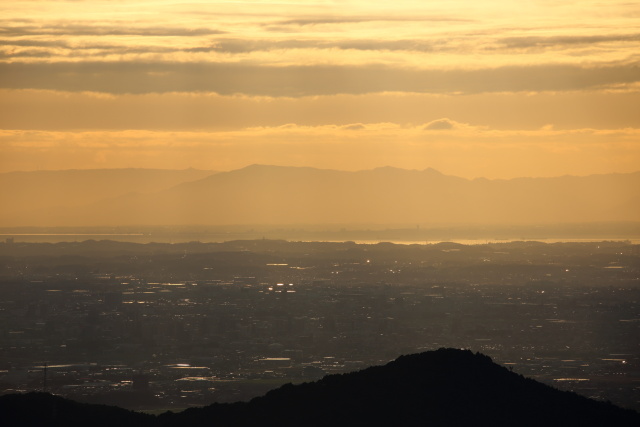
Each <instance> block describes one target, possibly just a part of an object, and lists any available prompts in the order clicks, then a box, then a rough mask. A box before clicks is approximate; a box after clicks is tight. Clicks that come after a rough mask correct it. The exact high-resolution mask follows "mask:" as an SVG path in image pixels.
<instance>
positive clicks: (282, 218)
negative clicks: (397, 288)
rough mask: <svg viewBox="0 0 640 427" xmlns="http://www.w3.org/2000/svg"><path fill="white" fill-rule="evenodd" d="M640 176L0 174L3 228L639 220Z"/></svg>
mask: <svg viewBox="0 0 640 427" xmlns="http://www.w3.org/2000/svg"><path fill="white" fill-rule="evenodd" d="M638 188H640V172H636V173H629V174H609V175H591V176H586V177H574V176H563V177H556V178H517V179H511V180H488V179H482V178H481V179H475V180H467V179H463V178H459V177H453V176H447V175H443V174H442V173H440V172H438V171H435V170H433V169H426V170H423V171H418V170H404V169H397V168H392V167H383V168H377V169H373V170H366V171H358V172H346V171H336V170H322V169H314V168H303V167H281V166H264V165H252V166H248V167H245V168H243V169H239V170H234V171H231V172H221V173H211V172H207V171H196V170H186V171H148V170H111V171H62V172H57V173H54V172H48V173H47V172H28V173H27V172H24V173H12V174H0V190H2V192H1V193H0V194H2V196H1V197H2V201H3V209H2V212H1V213H0V224H1V225H3V226H105V225H106V226H127V225H228V224H413V225H416V224H421V225H461V224H472V225H473V224H478V225H485V224H549V223H584V222H605V221H610V222H615V221H639V220H640V192H639V191H638Z"/></svg>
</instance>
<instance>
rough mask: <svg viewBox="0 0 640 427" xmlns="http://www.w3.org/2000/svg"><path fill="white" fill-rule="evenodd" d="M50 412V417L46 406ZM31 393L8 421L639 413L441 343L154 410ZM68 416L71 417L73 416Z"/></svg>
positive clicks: (0, 416) (264, 422)
mask: <svg viewBox="0 0 640 427" xmlns="http://www.w3.org/2000/svg"><path fill="white" fill-rule="evenodd" d="M53 407H55V408H56V409H55V410H54V413H55V416H56V417H58V420H57V421H58V422H55V421H56V420H53V422H51V421H52V420H51V417H52V415H51V414H52V409H51V408H53ZM111 409H112V410H113V411H110V410H109V408H108V407H105V406H103V405H83V404H77V403H75V402H72V401H68V400H65V399H61V398H59V397H55V396H51V395H45V394H42V393H39V394H33V393H32V394H27V395H6V396H2V397H0V422H5V424H6V425H45V424H46V425H65V426H67V425H108V424H105V421H106V420H109V422H112V421H113V420H115V419H116V418H118V422H117V424H118V425H122V426H124V425H148V426H157V427H171V426H190V427H196V426H211V425H215V426H232V425H233V426H256V425H260V426H291V427H293V426H296V427H298V426H327V425H340V426H341V425H350V426H351V425H354V426H365V425H366V426H381V427H382V426H385V427H386V426H405V427H414V426H416V427H417V426H425V425H428V426H450V425H456V426H460V425H478V426H516V425H517V426H532V427H533V426H540V425H545V426H563V427H567V426H581V427H582V426H603V425H615V426H637V425H640V414H638V413H637V412H634V411H631V410H624V409H621V408H618V407H616V406H613V405H611V404H609V403H603V402H596V401H593V400H589V399H587V398H586V397H582V396H579V395H577V394H575V393H571V392H562V391H559V390H556V389H554V388H552V387H549V386H546V385H544V384H541V383H538V382H536V381H534V380H531V379H527V378H524V377H522V376H521V375H518V374H516V373H513V372H510V371H509V370H507V369H506V368H504V367H502V366H499V365H497V364H495V363H493V362H492V361H491V359H490V358H489V357H487V356H485V355H482V354H480V353H475V354H474V353H472V352H471V351H469V350H457V349H451V348H448V349H444V348H443V349H439V350H436V351H430V352H425V353H420V354H411V355H407V356H400V357H399V358H397V359H396V360H394V361H392V362H389V363H387V364H386V365H384V366H374V367H371V368H367V369H364V370H362V371H358V372H352V373H348V374H336V375H329V376H326V377H324V378H323V379H321V380H319V381H316V382H313V383H303V384H299V385H292V384H286V385H284V386H282V387H280V388H278V389H276V390H272V391H270V392H268V393H267V394H266V395H264V396H262V397H257V398H255V399H253V400H251V401H250V402H237V403H233V404H213V405H209V406H207V407H204V408H190V409H187V410H185V411H183V412H180V413H172V412H167V413H165V414H162V415H160V416H159V417H157V418H150V417H149V416H143V414H136V413H126V411H124V410H122V409H120V408H111ZM72 420H73V421H72Z"/></svg>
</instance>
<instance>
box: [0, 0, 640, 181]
mask: <svg viewBox="0 0 640 427" xmlns="http://www.w3.org/2000/svg"><path fill="white" fill-rule="evenodd" d="M0 17H1V18H0V113H1V114H0V131H1V132H2V145H1V146H0V158H1V159H2V160H1V161H0V171H8V170H16V169H38V168H53V169H60V168H66V167H76V168H78V167H80V168H82V167H95V166H97V165H105V166H113V167H119V166H131V165H134V166H135V165H141V166H142V165H144V166H147V167H172V166H175V167H180V168H182V167H189V166H194V167H203V168H210V169H218V170H220V169H229V168H234V167H240V166H243V165H245V164H250V163H280V164H285V163H286V164H292V165H296V164H304V165H309V166H322V167H341V168H347V169H353V168H355V167H356V165H359V166H358V167H375V166H384V165H387V164H391V165H393V166H399V167H414V168H418V169H424V168H426V167H429V166H432V167H439V168H440V169H442V170H445V171H447V172H449V173H452V174H459V175H462V176H470V175H472V176H479V175H486V176H489V175H491V174H493V176H505V177H507V176H511V175H512V174H517V173H518V168H517V167H515V166H513V165H520V166H519V167H524V163H525V162H524V160H528V161H529V162H530V163H531V166H529V167H528V169H522V168H521V169H519V170H521V171H524V170H530V172H529V174H531V175H536V173H537V174H540V175H545V176H546V175H548V174H549V173H551V171H552V170H553V171H556V172H558V173H562V167H563V162H562V161H560V160H559V159H560V158H561V156H560V155H559V154H558V153H564V154H563V155H565V156H566V153H572V154H571V158H570V159H565V161H564V165H565V166H566V168H567V171H569V170H571V171H572V173H578V174H586V173H590V171H593V172H604V171H617V170H620V171H622V170H625V171H627V170H628V169H629V168H630V167H631V166H630V164H632V163H633V162H634V161H636V164H640V158H639V157H638V156H637V154H638V150H637V149H636V148H635V147H636V145H638V144H640V141H638V139H637V136H638V133H637V131H636V130H637V129H640V118H639V117H638V115H637V107H638V105H640V55H639V54H638V52H640V32H639V31H638V29H637V19H638V17H640V6H639V5H637V4H634V3H632V2H627V1H611V2H607V3H603V2H599V1H595V0H594V1H591V0H586V1H582V2H548V1H543V0H536V1H531V2H525V3H523V2H512V1H506V0H488V1H486V2H473V1H470V0H452V1H449V2H424V1H417V0H416V1H414V0H400V1H397V2H393V4H391V3H389V4H385V3H381V2H374V3H372V2H365V1H360V0H341V1H339V2H338V1H331V0H326V1H320V0H318V1H311V2H310V1H304V2H303V1H292V2H288V3H286V4H283V3H274V2H270V1H258V0H253V1H252V0H249V1H247V2H241V3H240V2H227V3H212V2H208V1H200V0H194V1H192V2H188V3H183V2H177V1H172V0H142V1H101V0H87V1H83V2H82V5H81V7H79V3H78V2H77V1H59V2H41V1H7V2H3V3H2V4H0ZM602 132H604V134H603V133H602ZM247 146H250V147H251V149H250V150H248V149H247ZM363 147H366V148H363ZM207 159H208V160H207ZM278 159H280V160H281V161H277V160H278ZM474 159H475V160H474ZM513 159H523V160H522V161H521V162H520V161H517V160H513ZM595 159H600V163H599V164H598V163H597V162H596V161H595ZM136 162H137V163H136ZM203 162H205V163H206V164H203ZM207 162H208V163H207ZM482 168H485V172H484V173H483V172H482V170H483V169H482ZM536 168H537V169H536ZM471 170H473V172H470V171H471ZM536 170H537V171H538V172H535V171H536ZM554 173H555V172H554Z"/></svg>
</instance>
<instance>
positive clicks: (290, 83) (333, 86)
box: [0, 62, 640, 97]
mask: <svg viewBox="0 0 640 427" xmlns="http://www.w3.org/2000/svg"><path fill="white" fill-rule="evenodd" d="M639 81H640V65H639V64H621V65H610V66H606V67H605V66H602V67H580V66H577V65H537V66H528V67H527V66H508V67H500V68H495V69H477V70H417V69H400V68H391V67H388V66H382V65H366V66H290V67H274V66H260V65H252V64H217V63H165V62H140V63H137V62H118V63H114V62H107V63H104V62H91V63H86V62H84V63H70V62H69V63H2V64H0V87H2V88H8V89H29V88H33V89H51V90H64V91H94V92H106V93H116V94H117V93H134V94H139V93H163V92H216V93H219V94H223V95H228V94H236V93H238V94H247V95H259V96H290V97H296V96H313V95H333V94H364V93H377V92H414V93H486V92H520V91H534V92H535V91H566V90H581V89H589V88H596V87H602V86H608V85H621V84H629V83H634V82H639Z"/></svg>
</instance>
